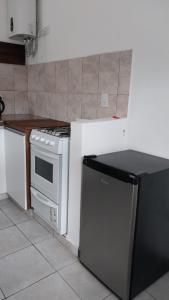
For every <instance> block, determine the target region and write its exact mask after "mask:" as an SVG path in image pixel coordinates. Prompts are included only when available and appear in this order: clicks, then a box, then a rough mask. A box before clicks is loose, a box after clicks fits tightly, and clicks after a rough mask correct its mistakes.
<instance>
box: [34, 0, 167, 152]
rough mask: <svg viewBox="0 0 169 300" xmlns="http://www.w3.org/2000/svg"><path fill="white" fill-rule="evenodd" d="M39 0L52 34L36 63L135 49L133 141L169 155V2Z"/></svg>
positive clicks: (144, 148) (42, 17) (131, 107)
mask: <svg viewBox="0 0 169 300" xmlns="http://www.w3.org/2000/svg"><path fill="white" fill-rule="evenodd" d="M39 1H40V27H41V28H43V27H45V26H49V27H50V33H49V34H48V35H47V36H45V37H42V38H40V40H39V51H38V55H37V56H36V57H35V58H34V60H33V62H43V61H54V60H60V59H66V58H71V57H80V56H85V55H91V54H96V53H102V52H111V51H116V50H121V49H123V50H124V49H131V48H132V49H133V56H134V57H133V67H132V83H131V95H130V103H129V141H130V145H131V147H135V148H136V149H139V150H142V151H147V152H150V153H154V154H158V155H161V156H166V157H169V140H168V138H167V137H168V126H169V118H168V111H169V88H168V82H169V39H168V28H169V18H168V15H169V2H168V1H167V0H155V1H154V0H142V1H135V0H126V1H124V0H104V1H103V0H100V1H98V0H92V1H91V0H85V1H83V0H72V1H67V0H48V1H46V0H39ZM31 62H32V61H31Z"/></svg>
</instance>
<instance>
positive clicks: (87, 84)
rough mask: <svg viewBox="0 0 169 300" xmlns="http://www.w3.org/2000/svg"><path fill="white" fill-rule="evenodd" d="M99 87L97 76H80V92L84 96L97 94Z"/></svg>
mask: <svg viewBox="0 0 169 300" xmlns="http://www.w3.org/2000/svg"><path fill="white" fill-rule="evenodd" d="M98 87H99V74H98V73H95V72H92V73H83V75H82V90H83V93H84V94H89V93H97V92H98Z"/></svg>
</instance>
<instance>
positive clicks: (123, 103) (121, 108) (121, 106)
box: [116, 95, 129, 118]
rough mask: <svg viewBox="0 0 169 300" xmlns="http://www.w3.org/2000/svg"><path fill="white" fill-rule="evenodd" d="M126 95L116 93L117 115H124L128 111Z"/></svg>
mask: <svg viewBox="0 0 169 300" xmlns="http://www.w3.org/2000/svg"><path fill="white" fill-rule="evenodd" d="M128 99H129V96H128V95H118V97H117V113H116V115H117V116H118V117H121V118H122V117H126V116H127V112H128Z"/></svg>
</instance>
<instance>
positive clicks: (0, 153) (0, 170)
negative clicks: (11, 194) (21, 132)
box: [0, 127, 6, 198]
mask: <svg viewBox="0 0 169 300" xmlns="http://www.w3.org/2000/svg"><path fill="white" fill-rule="evenodd" d="M5 193H6V172H5V141H4V128H3V127H0V198H2V197H3V194H5Z"/></svg>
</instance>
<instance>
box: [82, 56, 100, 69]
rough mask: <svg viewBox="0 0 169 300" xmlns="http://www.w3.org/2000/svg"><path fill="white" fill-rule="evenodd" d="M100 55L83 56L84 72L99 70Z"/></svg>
mask: <svg viewBox="0 0 169 300" xmlns="http://www.w3.org/2000/svg"><path fill="white" fill-rule="evenodd" d="M99 63H100V56H99V55H93V56H87V57H84V58H83V73H93V72H94V73H98V72H99Z"/></svg>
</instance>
